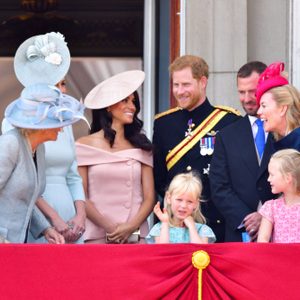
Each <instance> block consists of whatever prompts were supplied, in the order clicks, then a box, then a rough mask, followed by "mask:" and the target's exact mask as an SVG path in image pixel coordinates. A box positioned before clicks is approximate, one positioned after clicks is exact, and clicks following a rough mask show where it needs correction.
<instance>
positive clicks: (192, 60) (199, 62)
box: [169, 55, 209, 80]
mask: <svg viewBox="0 0 300 300" xmlns="http://www.w3.org/2000/svg"><path fill="white" fill-rule="evenodd" d="M187 67H190V68H191V69H192V74H193V77H194V78H195V79H197V80H198V79H200V78H201V77H202V76H205V77H206V78H208V76H209V69H208V64H207V63H206V61H205V60H204V59H203V58H202V57H199V56H194V55H183V56H180V57H177V58H176V59H175V60H174V61H173V62H172V63H171V65H170V66H169V72H170V74H171V75H173V73H174V72H176V71H181V70H183V69H185V68H187Z"/></svg>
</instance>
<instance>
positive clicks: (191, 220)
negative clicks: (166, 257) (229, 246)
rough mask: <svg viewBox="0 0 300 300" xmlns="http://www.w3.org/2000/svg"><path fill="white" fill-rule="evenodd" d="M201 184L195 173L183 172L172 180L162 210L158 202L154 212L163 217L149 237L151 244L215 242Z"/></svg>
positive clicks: (160, 217)
mask: <svg viewBox="0 0 300 300" xmlns="http://www.w3.org/2000/svg"><path fill="white" fill-rule="evenodd" d="M201 191H202V183H201V180H200V178H199V176H198V175H197V174H196V173H194V172H189V173H181V174H178V175H176V176H175V177H174V178H173V180H172V181H171V183H170V185H169V188H168V190H167V192H166V194H165V199H164V200H165V206H166V208H164V209H163V211H162V210H161V209H160V203H159V202H158V203H157V204H156V205H155V207H154V209H153V211H154V213H155V214H156V216H157V217H158V219H159V220H160V222H159V223H157V224H155V225H154V227H153V228H152V229H151V231H150V233H149V235H148V236H147V238H146V239H147V241H148V243H160V244H161V243H202V244H204V243H213V242H215V240H216V237H215V235H214V233H213V231H212V230H211V228H210V227H208V226H207V225H205V222H206V221H205V217H204V216H203V215H202V213H201V210H200V195H201Z"/></svg>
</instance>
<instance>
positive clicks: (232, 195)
mask: <svg viewBox="0 0 300 300" xmlns="http://www.w3.org/2000/svg"><path fill="white" fill-rule="evenodd" d="M265 68H266V65H265V64H264V63H261V62H258V61H254V62H249V63H247V64H245V65H244V66H242V67H241V68H240V70H239V71H238V74H237V87H238V93H239V98H240V102H241V104H242V106H243V108H244V110H245V112H246V115H245V116H244V117H243V118H242V119H240V120H239V121H237V122H235V123H233V124H231V125H230V126H228V127H226V128H224V129H223V130H221V131H220V132H219V133H218V134H217V137H216V143H215V149H214V155H213V158H212V162H211V167H210V174H209V177H210V185H211V192H212V200H213V202H214V204H215V205H216V207H217V208H218V209H219V210H220V211H221V212H222V214H223V216H224V218H225V223H226V232H225V241H226V242H240V241H242V240H243V239H242V237H245V236H246V237H248V238H249V237H250V239H251V240H255V239H256V237H257V231H258V228H259V225H260V221H261V216H260V214H259V213H258V212H257V209H258V207H259V206H260V205H261V203H263V202H265V201H266V200H269V199H272V198H274V195H273V194H272V193H271V188H270V184H269V183H268V182H267V178H268V170H267V168H268V162H269V159H270V155H271V153H272V152H273V147H272V136H271V134H269V135H267V133H264V132H263V134H265V138H264V141H265V142H266V144H265V147H264V150H263V154H262V156H261V157H260V155H259V151H258V150H259V149H258V148H259V146H256V143H255V139H256V135H257V134H258V130H259V129H258V125H257V124H256V122H259V121H256V120H257V118H258V117H257V110H258V105H257V102H256V97H255V92H256V87H257V82H258V78H259V75H260V74H261V73H262V72H263V71H264V69H265Z"/></svg>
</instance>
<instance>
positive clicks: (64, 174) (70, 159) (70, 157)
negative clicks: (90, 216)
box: [28, 126, 85, 243]
mask: <svg viewBox="0 0 300 300" xmlns="http://www.w3.org/2000/svg"><path fill="white" fill-rule="evenodd" d="M44 145H45V156H46V188H45V191H44V193H43V198H44V199H45V200H46V201H47V203H48V204H49V205H50V206H51V207H53V208H54V209H55V210H56V211H57V212H58V214H59V216H60V217H61V218H62V219H63V220H64V221H65V222H67V221H68V220H70V219H71V218H73V217H74V216H75V214H76V210H75V206H74V201H75V200H84V199H85V196H84V191H83V186H82V179H81V177H80V175H79V173H78V171H77V161H76V159H75V148H74V147H75V146H74V137H73V132H72V127H71V126H67V127H64V128H63V132H60V133H59V134H58V138H57V140H56V141H54V142H52V141H51V142H46V143H44ZM28 243H48V242H47V241H46V239H45V238H44V237H41V238H39V239H34V238H33V236H31V235H29V236H28ZM76 243H83V239H82V237H81V238H80V239H79V240H77V242H76Z"/></svg>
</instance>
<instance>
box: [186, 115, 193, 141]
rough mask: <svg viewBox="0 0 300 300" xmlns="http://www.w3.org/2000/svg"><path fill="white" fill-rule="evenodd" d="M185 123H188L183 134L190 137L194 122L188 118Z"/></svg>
mask: <svg viewBox="0 0 300 300" xmlns="http://www.w3.org/2000/svg"><path fill="white" fill-rule="evenodd" d="M187 125H188V129H187V131H186V132H185V136H186V137H191V136H192V135H193V131H192V130H193V128H194V127H195V124H194V123H193V119H189V120H188V123H187Z"/></svg>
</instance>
